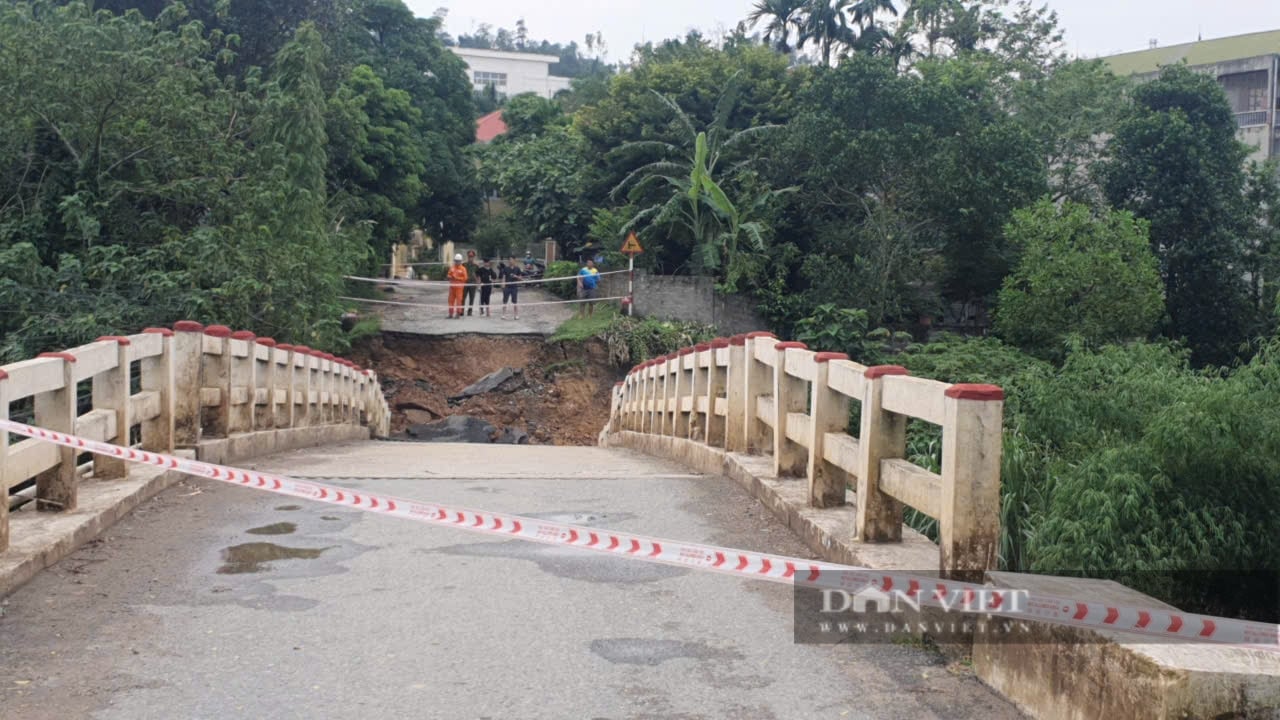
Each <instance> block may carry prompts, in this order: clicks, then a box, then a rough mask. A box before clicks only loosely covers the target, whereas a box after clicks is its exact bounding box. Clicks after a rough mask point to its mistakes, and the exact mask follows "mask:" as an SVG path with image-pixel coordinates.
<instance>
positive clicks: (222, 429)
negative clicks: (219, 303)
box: [201, 325, 233, 438]
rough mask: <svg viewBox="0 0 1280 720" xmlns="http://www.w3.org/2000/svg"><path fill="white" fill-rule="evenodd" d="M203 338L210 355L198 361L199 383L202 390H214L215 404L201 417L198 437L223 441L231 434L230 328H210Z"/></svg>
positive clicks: (216, 326)
mask: <svg viewBox="0 0 1280 720" xmlns="http://www.w3.org/2000/svg"><path fill="white" fill-rule="evenodd" d="M204 336H205V337H206V338H211V341H210V343H209V344H210V346H211V347H212V348H213V350H214V352H213V353H211V354H209V355H205V356H204V357H203V358H202V360H201V366H202V371H201V372H202V373H203V375H202V379H203V382H204V387H210V388H216V389H217V390H218V404H217V405H216V406H214V407H212V408H208V409H206V410H205V411H204V412H203V413H201V417H202V418H203V423H202V425H203V432H202V433H201V434H202V435H204V436H206V437H220V438H221V437H227V435H229V434H230V432H231V408H232V407H233V406H232V394H231V393H232V389H233V385H232V382H233V379H232V372H231V366H232V359H231V354H232V353H231V328H229V327H227V326H226V325H210V326H209V327H207V328H205V329H204ZM215 353H216V354H215Z"/></svg>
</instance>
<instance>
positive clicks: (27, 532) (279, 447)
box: [0, 425, 370, 597]
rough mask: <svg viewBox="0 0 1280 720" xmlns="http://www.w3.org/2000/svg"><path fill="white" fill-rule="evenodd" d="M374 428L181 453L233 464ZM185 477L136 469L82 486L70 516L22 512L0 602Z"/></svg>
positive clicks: (4, 560)
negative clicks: (124, 475) (112, 478)
mask: <svg viewBox="0 0 1280 720" xmlns="http://www.w3.org/2000/svg"><path fill="white" fill-rule="evenodd" d="M369 432H370V431H369V428H367V427H361V426H357V425H324V426H317V427H304V428H290V429H281V430H266V431H263V432H256V433H246V434H244V435H236V436H233V437H231V438H218V439H212V440H207V441H205V442H202V443H200V445H199V446H197V448H196V449H195V450H178V451H176V452H175V453H174V454H175V455H178V456H180V457H188V458H196V459H199V460H203V461H205V462H212V463H230V462H236V461H238V460H242V459H245V458H250V457H257V456H259V455H269V454H271V453H276V452H284V451H286V450H296V449H299V448H305V447H315V446H320V445H330V444H337V443H342V442H349V441H352V440H368V439H369ZM182 477H185V476H184V475H183V474H182V473H178V472H172V471H164V470H161V469H159V468H155V467H150V466H147V465H134V466H132V467H131V468H130V470H129V477H128V478H127V479H125V480H93V479H87V480H82V481H81V483H80V490H79V503H78V506H77V508H76V509H75V510H74V511H72V512H68V513H37V512H34V511H31V512H18V513H14V514H13V515H12V516H11V517H10V528H11V533H12V540H11V542H10V546H9V549H8V550H7V551H5V552H3V553H0V597H5V596H7V595H9V594H10V593H12V592H13V591H14V590H17V589H18V588H19V587H21V586H22V585H24V584H25V583H26V582H27V581H29V580H31V578H33V577H35V576H36V574H37V573H39V572H40V571H41V570H44V569H45V568H47V567H52V566H53V565H54V564H56V563H58V562H59V561H60V560H62V559H63V558H65V557H67V556H68V555H70V554H71V553H73V552H75V551H76V550H78V549H79V548H80V547H81V546H82V545H84V544H85V543H87V542H90V541H92V540H94V539H96V538H97V537H98V536H100V535H101V534H102V533H103V532H105V531H106V530H107V529H108V528H110V527H111V526H112V525H114V524H116V522H118V521H119V520H120V519H121V518H123V517H124V516H125V515H128V514H129V513H130V512H132V511H133V509H134V508H136V507H138V506H139V505H141V504H142V503H144V502H146V501H147V500H150V499H151V498H153V497H155V496H156V495H157V494H158V493H160V492H161V491H163V490H165V489H166V488H168V487H169V486H171V485H173V484H174V483H175V482H177V481H178V480H179V479H180V478H182Z"/></svg>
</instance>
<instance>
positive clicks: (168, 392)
mask: <svg viewBox="0 0 1280 720" xmlns="http://www.w3.org/2000/svg"><path fill="white" fill-rule="evenodd" d="M142 332H143V333H144V334H147V335H159V336H160V340H161V349H160V354H159V355H155V356H153V357H149V358H143V359H142V360H141V361H140V362H139V369H140V370H141V371H142V390H143V392H154V393H156V394H157V395H159V396H160V414H159V415H157V416H156V417H154V418H152V419H150V420H144V421H143V422H142V449H143V450H150V451H151V452H159V453H171V452H173V447H174V428H173V417H174V401H175V399H176V397H175V395H174V385H173V368H174V361H173V352H174V349H173V348H174V339H173V331H172V330H169V329H167V328H147V329H146V330H143V331H142Z"/></svg>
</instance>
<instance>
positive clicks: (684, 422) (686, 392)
mask: <svg viewBox="0 0 1280 720" xmlns="http://www.w3.org/2000/svg"><path fill="white" fill-rule="evenodd" d="M676 356H677V357H676V363H675V365H676V401H675V415H674V416H673V419H672V421H673V422H674V423H675V430H674V431H673V432H672V433H671V435H672V437H678V438H688V437H689V428H690V425H691V423H690V419H691V418H692V417H693V408H692V403H693V377H694V375H696V374H697V373H696V368H695V366H696V364H697V356H696V355H694V349H693V348H691V347H687V348H680V351H679V352H677V353H676ZM686 400H688V401H689V403H690V405H691V407H690V409H689V412H687V413H686V412H685V410H684V404H685V401H686Z"/></svg>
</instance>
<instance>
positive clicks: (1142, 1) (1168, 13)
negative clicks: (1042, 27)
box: [407, 0, 1280, 60]
mask: <svg viewBox="0 0 1280 720" xmlns="http://www.w3.org/2000/svg"><path fill="white" fill-rule="evenodd" d="M407 2H408V4H409V6H410V7H411V8H413V10H414V12H416V13H417V14H418V15H421V16H427V15H430V14H432V12H434V11H435V9H436V8H439V7H446V8H448V9H449V17H448V22H447V23H446V25H445V29H446V30H447V31H448V32H449V33H451V34H454V35H457V34H462V33H469V32H471V31H472V30H474V29H475V27H476V26H477V25H479V24H480V23H489V24H490V25H493V26H494V27H495V28H496V27H507V28H514V27H515V23H516V19H517V18H521V17H523V18H524V19H525V23H526V24H527V25H528V27H529V35H530V37H533V38H536V39H544V38H545V39H547V40H551V41H556V42H565V43H567V42H569V41H571V40H576V41H577V42H578V44H579V45H581V44H582V39H583V37H584V36H585V35H586V34H587V33H594V32H597V31H599V32H603V33H604V39H605V42H606V43H607V44H608V50H609V57H610V59H612V60H617V59H619V58H625V57H627V56H628V55H629V54H630V51H631V47H632V46H633V45H635V44H636V43H639V42H644V41H646V40H650V41H651V40H661V39H663V38H668V37H674V36H678V35H683V34H684V33H685V32H686V31H687V30H689V29H691V28H697V29H699V30H702V31H703V32H704V33H705V34H709V35H714V34H716V33H717V31H720V32H724V31H727V30H728V29H731V28H733V26H735V25H736V24H737V23H738V22H739V21H740V20H742V19H743V18H744V17H746V15H747V13H748V12H749V11H750V8H751V6H752V4H753V3H752V0H692V1H691V0H622V1H619V0H534V1H533V2H529V1H528V0H523V1H517V0H483V1H481V2H476V0H469V1H468V2H461V1H460V0H407ZM901 4H902V3H901V2H900V3H899V5H901ZM1049 6H1050V7H1052V8H1053V9H1055V10H1057V11H1058V15H1059V17H1060V18H1061V22H1062V26H1063V28H1064V29H1065V30H1066V33H1067V45H1068V48H1067V49H1068V51H1069V52H1071V53H1072V54H1079V55H1083V56H1086V57H1094V56H1097V55H1107V54H1111V53H1116V52H1123V51H1126V50H1141V49H1143V48H1146V47H1147V43H1148V41H1149V40H1151V39H1153V38H1154V39H1157V40H1159V42H1160V44H1161V45H1175V44H1177V43H1180V42H1189V41H1192V40H1195V39H1196V36H1197V35H1198V34H1203V35H1204V37H1205V38H1206V39H1208V38H1215V37H1224V36H1227V35H1239V34H1241V33H1247V32H1255V31H1258V30H1276V29H1280V3H1277V2H1273V1H1270V0H1050V2H1049Z"/></svg>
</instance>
